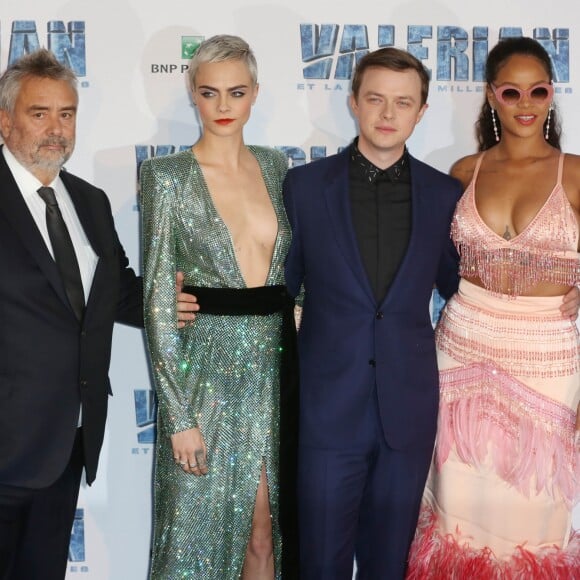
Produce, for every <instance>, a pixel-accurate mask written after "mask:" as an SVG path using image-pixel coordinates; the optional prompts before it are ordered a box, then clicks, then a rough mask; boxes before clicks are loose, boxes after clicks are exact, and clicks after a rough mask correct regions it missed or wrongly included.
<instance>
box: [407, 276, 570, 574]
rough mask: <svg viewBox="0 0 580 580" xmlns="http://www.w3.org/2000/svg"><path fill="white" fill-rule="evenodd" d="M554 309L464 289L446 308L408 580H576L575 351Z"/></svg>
mask: <svg viewBox="0 0 580 580" xmlns="http://www.w3.org/2000/svg"><path fill="white" fill-rule="evenodd" d="M561 301H562V298H561V297H559V296H558V297H541V298H539V297H516V298H508V297H503V296H497V295H496V294H492V293H490V292H488V291H487V290H484V289H482V288H479V287H478V286H475V285H474V284H470V283H469V282H466V281H462V282H461V284H460V288H459V292H458V294H457V295H456V296H455V297H454V298H453V299H452V300H451V301H450V302H449V304H448V305H447V306H446V308H445V310H444V313H443V317H442V319H441V322H440V324H439V326H438V328H437V348H438V363H439V369H440V376H441V378H440V382H441V403H440V413H439V426H438V434H437V442H436V448H435V454H434V458H433V465H432V467H431V471H430V474H429V478H428V480H427V487H426V490H425V494H424V498H423V506H422V511H421V516H420V521H419V527H418V530H417V535H416V538H415V541H414V543H413V546H412V549H411V554H410V564H409V572H408V578H409V579H412V580H415V579H427V578H428V579H457V580H462V579H471V578H473V579H483V580H492V579H494V580H495V579H497V580H508V579H514V580H515V579H517V580H531V579H542V580H544V579H545V580H556V579H562V580H564V579H565V580H571V579H574V578H579V579H580V536H579V535H578V534H574V532H573V531H572V510H573V507H574V505H575V504H576V501H577V498H578V491H579V475H580V461H579V457H578V447H577V446H575V440H574V435H575V423H576V410H577V405H578V401H579V399H580V341H579V337H578V329H577V327H576V325H575V323H573V322H571V321H570V320H564V319H563V318H562V316H561V314H560V311H559V307H560V304H561Z"/></svg>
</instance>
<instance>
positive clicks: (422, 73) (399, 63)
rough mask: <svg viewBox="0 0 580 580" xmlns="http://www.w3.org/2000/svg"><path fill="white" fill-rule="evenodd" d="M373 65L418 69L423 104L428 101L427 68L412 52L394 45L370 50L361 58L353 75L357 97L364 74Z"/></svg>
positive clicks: (353, 88) (397, 69) (353, 90)
mask: <svg viewBox="0 0 580 580" xmlns="http://www.w3.org/2000/svg"><path fill="white" fill-rule="evenodd" d="M371 67H382V68H386V69H389V70H394V71H399V72H402V71H406V70H414V71H416V72H417V74H418V75H419V79H420V80H421V105H424V104H425V103H426V102H427V96H428V95H429V73H428V72H427V69H426V68H425V67H424V66H423V63H422V62H421V61H420V60H419V59H417V58H415V57H414V56H413V55H412V54H411V53H409V52H407V51H406V50H401V49H400V48H394V47H392V46H389V47H387V48H379V49H378V50H374V51H372V52H369V53H368V54H365V55H364V56H363V57H362V58H361V59H360V60H359V62H358V64H357V66H356V69H355V71H354V75H353V77H352V94H353V95H354V97H355V99H356V98H357V97H358V92H359V89H360V86H361V83H362V79H363V75H364V73H365V71H366V70H367V69H369V68H371Z"/></svg>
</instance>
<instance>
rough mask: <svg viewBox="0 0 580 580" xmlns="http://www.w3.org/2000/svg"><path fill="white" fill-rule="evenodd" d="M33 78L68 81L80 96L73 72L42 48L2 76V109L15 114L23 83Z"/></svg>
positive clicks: (10, 67)
mask: <svg viewBox="0 0 580 580" xmlns="http://www.w3.org/2000/svg"><path fill="white" fill-rule="evenodd" d="M31 77H37V78H45V79H52V80H54V81H66V82H67V83H68V84H69V85H70V87H71V88H72V89H73V91H74V93H75V95H78V91H77V77H76V75H75V73H74V72H73V70H72V69H70V68H69V67H67V66H65V65H63V64H61V63H60V62H59V61H58V60H57V59H56V57H55V56H54V54H53V53H52V52H50V50H46V49H45V48H41V49H40V50H36V51H34V52H31V53H30V54H27V55H25V56H23V57H22V58H20V59H18V60H17V61H16V62H14V63H13V64H12V65H10V66H9V67H8V68H7V69H6V70H5V71H4V73H3V74H2V76H0V109H3V110H4V111H8V112H9V113H13V112H14V105H15V104H16V99H17V98H18V93H19V92H20V87H21V85H22V81H23V80H25V79H27V78H31Z"/></svg>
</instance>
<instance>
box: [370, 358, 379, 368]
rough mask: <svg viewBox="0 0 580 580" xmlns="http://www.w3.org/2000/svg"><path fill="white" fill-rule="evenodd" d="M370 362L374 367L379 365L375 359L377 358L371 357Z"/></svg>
mask: <svg viewBox="0 0 580 580" xmlns="http://www.w3.org/2000/svg"><path fill="white" fill-rule="evenodd" d="M369 364H370V365H371V366H372V367H376V366H377V363H376V361H375V359H374V358H371V359H370V360H369Z"/></svg>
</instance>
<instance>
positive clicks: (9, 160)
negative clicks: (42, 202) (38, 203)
mask: <svg viewBox="0 0 580 580" xmlns="http://www.w3.org/2000/svg"><path fill="white" fill-rule="evenodd" d="M2 153H3V155H4V160H5V161H6V165H8V169H10V172H11V173H12V177H14V181H16V185H18V189H20V193H21V194H22V196H23V197H24V198H25V199H26V198H30V197H32V196H34V195H38V194H37V193H36V192H37V191H38V188H39V187H42V186H43V184H42V183H41V181H40V180H39V179H38V178H37V177H36V176H35V175H34V174H32V173H31V172H30V171H29V170H28V169H26V167H24V165H22V163H20V161H18V159H16V157H15V156H14V153H12V151H10V149H8V147H6V144H4V145H3V146H2ZM49 187H52V188H53V189H54V190H55V191H56V192H59V191H61V190H62V188H63V185H62V182H61V180H60V177H59V176H58V175H57V176H56V177H55V179H54V180H53V181H52V183H50V184H49Z"/></svg>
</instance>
